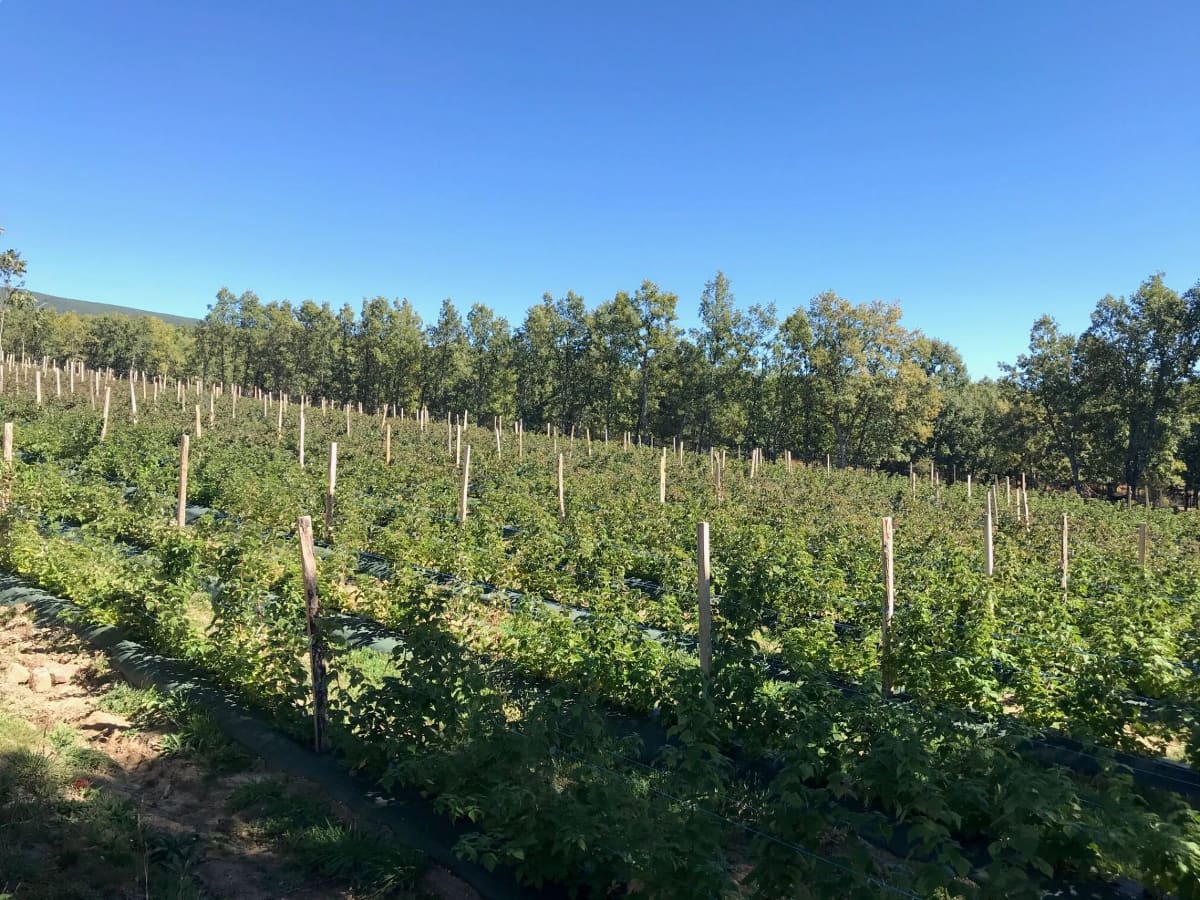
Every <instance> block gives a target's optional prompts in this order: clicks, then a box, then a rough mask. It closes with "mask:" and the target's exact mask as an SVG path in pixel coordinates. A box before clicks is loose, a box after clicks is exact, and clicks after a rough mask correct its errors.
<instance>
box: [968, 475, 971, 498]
mask: <svg viewBox="0 0 1200 900" xmlns="http://www.w3.org/2000/svg"><path fill="white" fill-rule="evenodd" d="M967 499H968V500H970V499H971V476H970V475H968V476H967Z"/></svg>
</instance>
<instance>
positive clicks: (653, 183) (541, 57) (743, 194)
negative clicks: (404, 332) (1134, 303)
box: [0, 0, 1200, 376]
mask: <svg viewBox="0 0 1200 900" xmlns="http://www.w3.org/2000/svg"><path fill="white" fill-rule="evenodd" d="M1198 44H1200V3H1197V2H1195V0H1184V2H1177V3H1146V2H1138V3H1129V2H1121V3H1103V2H1101V3H1098V2H1076V3H1068V2H1051V3H1044V2H1029V3H1024V2H1015V0H1005V2H999V3H990V4H979V3H970V2H961V0H948V2H941V3H933V2H896V0H887V2H860V3H836V2H828V0H827V2H820V3H816V2H813V3H804V2H786V3H767V2H747V3H734V2H723V3H707V2H697V0H688V2H679V3H667V2H644V0H643V2H604V3H587V4H585V3H576V2H569V0H557V2H553V3H550V2H546V3H533V2H530V3H494V2H492V3H483V2H480V3H475V4H466V3H454V2H425V3H421V4H417V3H411V2H399V0H394V2H364V0H358V2H338V0H324V2H320V3H316V2H307V0H291V2H282V0H280V2H261V0H239V2H226V0H203V2H200V0H196V2H162V0H153V2H152V0H108V2H102V3H101V2H95V0H88V2H68V0H0V47H2V48H3V52H2V53H0V83H2V84H3V86H4V90H3V110H4V114H3V117H2V118H0V122H3V130H4V134H3V136H2V138H0V173H2V174H0V225H2V226H4V227H5V228H6V229H7V233H6V234H5V235H4V237H3V238H0V241H3V242H4V244H5V246H15V247H17V248H19V249H21V250H22V251H23V252H24V254H25V256H26V258H27V259H28V261H29V279H28V284H29V286H30V287H31V288H34V289H37V290H43V291H47V292H50V293H56V294H61V295H65V296H71V297H76V298H80V299H88V300H100V301H107V302H112V303H121V304H126V305H130V306H140V307H144V308H149V309H157V310H160V311H165V312H175V313H181V314H191V315H202V314H203V313H204V312H205V309H206V306H207V304H208V303H209V302H211V300H212V298H213V295H214V294H215V293H216V291H217V289H218V288H219V287H220V286H221V285H227V286H229V287H230V288H231V289H232V290H234V291H235V292H241V291H243V290H246V289H252V290H254V291H255V292H257V293H258V294H259V296H260V297H262V298H263V299H264V300H271V299H283V298H289V299H292V300H295V301H299V300H302V299H305V298H310V297H311V298H313V299H316V300H328V301H330V302H331V303H332V304H333V305H334V306H335V307H336V306H340V305H341V304H342V303H343V302H347V301H349V302H351V303H353V304H354V305H355V306H356V307H357V305H358V304H359V302H360V301H361V300H362V298H363V297H367V296H376V295H380V294H382V295H385V296H388V297H408V298H409V299H410V300H412V301H413V302H414V303H415V304H416V306H417V308H418V310H420V311H421V312H422V314H423V315H425V316H426V317H427V318H431V317H432V316H433V315H434V314H435V313H436V309H437V305H438V303H439V302H440V300H441V298H443V297H446V296H450V297H453V298H454V300H455V301H456V302H457V303H458V304H459V306H460V308H462V309H463V310H465V309H466V308H467V307H468V306H469V305H470V304H471V303H472V302H475V301H482V302H484V303H487V304H489V305H491V306H493V307H494V308H496V309H497V310H498V311H500V312H502V313H503V314H505V315H507V316H508V317H509V318H510V319H511V320H513V322H514V324H516V323H517V322H519V321H520V318H521V316H522V314H523V311H524V309H525V308H526V307H527V306H529V305H530V304H531V303H534V302H536V301H537V300H539V299H540V297H541V295H542V294H543V293H544V292H547V291H549V292H551V293H553V294H555V295H556V296H558V295H561V294H564V293H566V291H567V290H568V289H573V290H575V291H576V292H577V293H580V294H582V295H583V296H584V297H585V299H586V300H587V301H588V302H589V304H595V303H597V302H599V301H601V300H603V299H606V298H608V297H611V296H612V295H613V294H614V293H615V292H616V291H618V290H621V289H628V290H632V289H634V288H636V286H637V285H638V284H639V283H640V282H641V281H642V280H643V279H646V278H649V279H652V280H654V281H656V282H658V283H659V284H660V285H661V286H663V287H664V288H667V289H670V290H673V291H675V292H676V293H678V294H679V295H680V301H681V302H680V308H679V309H680V314H681V319H682V322H683V324H685V325H690V324H693V323H694V322H695V315H696V313H695V310H696V305H697V300H698V297H699V294H700V291H701V289H702V286H703V284H704V282H705V281H706V280H708V279H709V278H711V277H712V275H713V273H714V272H715V271H716V270H717V269H718V268H720V269H723V270H724V271H725V272H726V274H727V275H728V276H729V277H730V279H731V281H732V284H733V288H734V291H735V293H736V295H737V297H738V300H739V302H741V303H743V304H750V303H755V302H768V301H774V302H775V303H777V305H778V306H779V308H780V309H781V311H783V312H789V311H791V310H792V309H794V308H795V307H796V306H798V305H803V304H805V303H806V302H807V301H808V299H809V298H810V297H812V296H813V295H814V294H816V293H818V292H819V291H821V290H825V289H833V290H835V291H837V292H838V293H839V294H841V295H842V296H844V297H847V298H849V299H851V300H854V301H866V300H872V299H882V300H897V301H899V302H900V303H901V305H902V306H903V308H904V313H905V315H904V320H905V323H906V324H907V325H909V326H910V327H918V328H921V329H922V330H924V331H925V332H927V333H929V334H931V335H934V336H937V337H942V338H945V339H947V340H949V341H951V342H953V343H954V344H956V345H957V346H958V347H959V348H960V349H961V350H962V352H963V354H964V357H965V358H966V360H967V363H968V366H969V367H970V369H971V371H972V374H974V375H976V376H980V375H987V374H994V373H995V363H996V361H997V360H1000V359H1012V358H1013V357H1015V355H1016V354H1017V353H1019V352H1020V351H1021V350H1022V349H1023V348H1024V346H1025V344H1026V342H1027V340H1028V332H1029V327H1030V325H1031V324H1032V322H1033V320H1034V319H1035V318H1036V317H1037V316H1038V315H1039V314H1040V313H1042V312H1049V313H1051V314H1053V315H1055V316H1056V317H1058V318H1059V320H1060V321H1061V322H1062V323H1063V324H1064V326H1066V327H1067V328H1069V329H1071V330H1080V329H1082V328H1084V327H1086V324H1087V316H1088V313H1089V312H1090V310H1091V309H1092V307H1093V306H1094V304H1095V302H1096V300H1097V299H1099V298H1100V297H1101V296H1103V295H1104V294H1106V293H1114V294H1128V293H1129V292H1131V291H1132V290H1134V289H1135V288H1136V287H1137V285H1138V283H1139V282H1140V281H1141V280H1142V279H1143V278H1145V277H1146V276H1147V275H1149V274H1150V273H1152V272H1154V271H1157V270H1161V271H1165V272H1166V274H1167V281H1168V284H1171V285H1172V286H1173V287H1175V288H1176V289H1179V290H1182V289H1185V288H1187V287H1190V286H1191V285H1192V284H1194V283H1195V282H1196V280H1197V279H1198V278H1200V68H1197V63H1196V47H1197V46H1198Z"/></svg>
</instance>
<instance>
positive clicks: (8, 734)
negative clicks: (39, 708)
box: [0, 710, 203, 900]
mask: <svg viewBox="0 0 1200 900" xmlns="http://www.w3.org/2000/svg"><path fill="white" fill-rule="evenodd" d="M112 766H113V763H112V761H111V760H110V759H109V758H108V757H107V756H105V755H104V754H102V753H99V752H97V751H95V750H92V749H91V748H89V747H87V746H86V745H84V744H83V742H82V741H81V740H80V738H79V735H78V734H77V733H76V732H75V731H74V730H73V729H70V728H67V727H66V726H63V725H56V726H55V727H54V728H52V729H49V730H46V731H43V730H41V729H39V728H36V727H34V726H33V725H32V724H30V723H29V722H27V721H25V720H24V719H22V718H20V717H19V716H17V715H15V714H13V713H11V712H8V711H5V710H0V835H2V836H3V839H0V897H4V896H6V895H9V896H12V897H20V898H22V900H51V898H53V900H100V898H110V897H122V896H146V897H154V898H175V900H199V898H200V897H202V896H203V892H202V891H201V889H200V887H199V885H198V883H196V882H195V881H194V880H193V878H192V877H191V873H190V871H189V870H186V869H180V868H179V867H178V866H170V865H166V864H165V862H166V860H164V859H160V858H158V857H157V856H156V855H155V852H154V848H155V847H156V846H157V845H158V844H159V843H160V837H159V836H157V835H155V834H154V833H152V832H150V831H148V830H147V829H145V828H144V827H143V826H142V824H141V821H140V818H139V816H138V812H137V809H136V807H135V806H134V805H133V803H132V802H131V801H129V800H128V799H126V798H124V797H119V796H114V795H113V794H111V793H109V792H108V791H107V790H106V784H107V775H108V773H109V771H110V768H111V767H112Z"/></svg>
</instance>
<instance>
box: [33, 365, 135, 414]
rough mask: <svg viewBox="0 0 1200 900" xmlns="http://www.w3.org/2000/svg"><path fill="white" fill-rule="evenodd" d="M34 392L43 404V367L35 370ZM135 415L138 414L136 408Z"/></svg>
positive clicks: (38, 402)
mask: <svg viewBox="0 0 1200 900" xmlns="http://www.w3.org/2000/svg"><path fill="white" fill-rule="evenodd" d="M33 393H34V396H35V397H36V398H37V405H38V406H41V405H42V370H41V369H34V370H33ZM134 415H137V411H136V410H134Z"/></svg>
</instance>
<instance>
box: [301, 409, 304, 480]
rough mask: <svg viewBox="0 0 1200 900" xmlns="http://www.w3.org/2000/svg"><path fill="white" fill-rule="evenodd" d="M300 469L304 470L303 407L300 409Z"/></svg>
mask: <svg viewBox="0 0 1200 900" xmlns="http://www.w3.org/2000/svg"><path fill="white" fill-rule="evenodd" d="M300 469H301V471H303V470H304V407H303V406H301V407H300Z"/></svg>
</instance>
